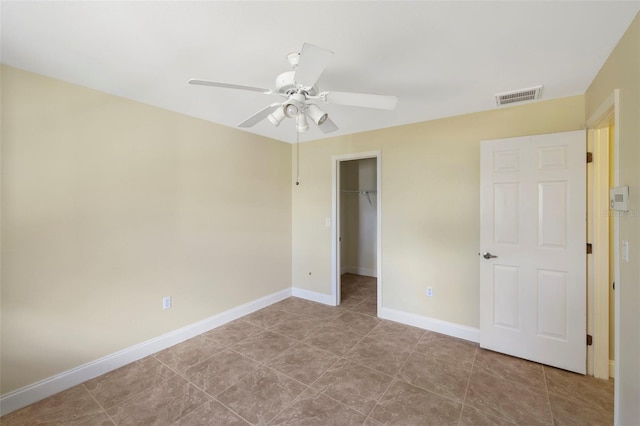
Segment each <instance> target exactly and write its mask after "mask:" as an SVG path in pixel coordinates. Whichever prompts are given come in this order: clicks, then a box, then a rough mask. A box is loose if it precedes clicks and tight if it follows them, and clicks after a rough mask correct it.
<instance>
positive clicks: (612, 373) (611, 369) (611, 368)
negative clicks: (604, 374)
mask: <svg viewBox="0 0 640 426" xmlns="http://www.w3.org/2000/svg"><path fill="white" fill-rule="evenodd" d="M609 377H610V378H612V379H615V378H616V362H615V361H613V360H609Z"/></svg>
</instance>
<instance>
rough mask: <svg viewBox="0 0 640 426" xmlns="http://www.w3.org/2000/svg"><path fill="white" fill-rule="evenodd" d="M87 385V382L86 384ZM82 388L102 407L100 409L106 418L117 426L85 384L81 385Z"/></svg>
mask: <svg viewBox="0 0 640 426" xmlns="http://www.w3.org/2000/svg"><path fill="white" fill-rule="evenodd" d="M85 383H86V382H85ZM80 385H81V386H82V388H83V389H84V390H85V391H86V392H87V393H88V394H89V396H90V397H91V398H92V399H93V400H94V401H95V402H96V404H98V407H100V409H101V410H102V412H103V413H104V415H105V416H107V418H108V419H109V420H111V423H113V424H114V425H117V423H116V421H115V420H113V418H112V417H111V416H110V415H109V413H107V410H105V408H104V407H103V406H102V404H100V402H99V401H98V400H97V399H96V397H95V396H93V394H92V393H91V391H89V389H88V388H87V387H86V386H85V385H84V383H81V384H80Z"/></svg>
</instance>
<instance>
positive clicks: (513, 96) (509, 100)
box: [496, 86, 542, 105]
mask: <svg viewBox="0 0 640 426" xmlns="http://www.w3.org/2000/svg"><path fill="white" fill-rule="evenodd" d="M541 92H542V86H536V87H530V88H528V89H520V90H513V91H511V92H504V93H498V94H497V95H496V104H497V105H506V104H513V103H515V102H524V101H533V100H535V99H539V98H540V93H541Z"/></svg>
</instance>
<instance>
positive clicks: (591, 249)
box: [587, 243, 593, 254]
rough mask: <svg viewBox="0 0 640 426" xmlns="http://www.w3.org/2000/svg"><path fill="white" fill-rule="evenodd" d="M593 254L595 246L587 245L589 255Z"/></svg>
mask: <svg viewBox="0 0 640 426" xmlns="http://www.w3.org/2000/svg"><path fill="white" fill-rule="evenodd" d="M591 253H593V244H591V243H587V254H591Z"/></svg>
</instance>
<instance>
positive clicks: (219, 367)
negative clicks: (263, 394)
mask: <svg viewBox="0 0 640 426" xmlns="http://www.w3.org/2000/svg"><path fill="white" fill-rule="evenodd" d="M259 367H260V364H258V363H257V362H255V361H253V360H251V359H249V358H247V357H245V356H242V355H240V354H238V353H237V352H233V351H231V350H228V349H225V350H224V351H222V352H219V353H217V354H215V355H213V356H211V357H209V358H207V359H206V360H204V361H202V362H200V363H198V364H196V365H194V366H193V367H190V368H188V369H187V371H186V372H185V376H186V378H187V379H188V380H189V381H191V382H192V383H193V384H195V385H196V386H197V387H199V388H200V389H203V390H204V391H205V392H207V393H208V394H209V395H212V396H215V395H217V394H218V393H220V392H222V391H223V390H225V389H226V388H228V387H229V386H231V385H233V384H235V383H237V382H238V381H240V380H241V379H242V378H243V377H245V376H246V375H248V374H250V373H252V372H253V371H255V370H257V369H258V368H259Z"/></svg>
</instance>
